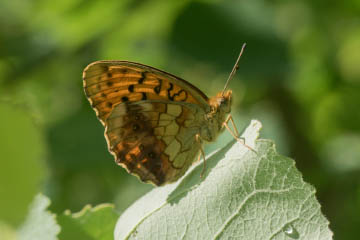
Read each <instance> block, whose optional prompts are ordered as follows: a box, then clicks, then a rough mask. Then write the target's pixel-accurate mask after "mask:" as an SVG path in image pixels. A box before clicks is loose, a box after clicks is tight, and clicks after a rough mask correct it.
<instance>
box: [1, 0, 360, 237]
mask: <svg viewBox="0 0 360 240" xmlns="http://www.w3.org/2000/svg"><path fill="white" fill-rule="evenodd" d="M359 29H360V2H359V1H358V0H349V1H320V0H317V1H309V0H299V1H276V0H275V1H261V0H253V1H250V0H244V1H236V0H227V1H220V0H198V1H195V0H193V1H191V0H187V1H165V0H164V1H160V0H155V1H146V0H122V1H117V0H109V1H96V0H93V1H82V0H63V1H57V2H52V1H44V0H37V1H35V0H28V1H23V0H4V1H1V3H0V101H1V103H0V114H1V116H2V117H1V118H0V121H1V123H0V131H1V132H0V142H1V144H0V164H1V165H0V166H1V169H0V180H1V181H0V196H1V197H0V226H1V228H6V229H8V228H9V227H10V228H11V227H16V226H18V225H19V224H20V223H21V221H22V220H23V218H24V215H25V212H26V208H27V207H28V204H29V202H30V201H31V198H32V197H33V196H34V195H35V193H36V192H37V191H42V192H44V193H45V194H47V195H48V196H49V197H50V198H51V200H52V205H51V208H52V211H54V212H57V213H60V212H63V211H64V210H65V209H71V210H72V211H78V210H80V209H82V207H83V206H84V205H86V204H88V203H90V204H93V205H96V204H98V203H103V202H114V203H115V205H116V207H117V209H118V210H119V211H122V210H124V209H125V208H126V207H127V206H129V205H130V204H131V203H132V202H133V201H134V199H136V198H138V197H139V196H141V195H142V194H143V193H145V192H146V191H148V190H149V189H151V188H152V187H151V186H150V185H146V184H142V183H140V182H138V180H137V179H136V178H134V177H132V176H130V175H129V174H127V173H126V171H125V170H124V169H122V168H120V167H117V166H116V165H115V163H114V161H113V158H112V156H111V155H110V154H109V153H108V152H107V149H106V142H105V139H104V137H103V131H104V130H103V127H102V126H101V124H100V123H99V121H98V120H97V119H96V116H95V113H94V112H93V110H92V109H91V107H90V105H89V103H88V102H87V100H86V99H85V96H84V93H83V90H82V79H81V76H82V70H83V68H84V67H85V66H86V65H87V64H89V63H90V62H93V61H95V60H101V59H117V60H129V61H136V62H140V63H143V64H147V65H151V66H154V67H157V68H160V69H163V70H165V71H168V72H171V73H173V74H175V75H177V76H180V77H182V78H184V79H187V80H188V81H190V82H191V83H193V84H194V85H196V86H198V87H199V88H200V89H202V90H203V91H204V92H205V93H206V94H207V95H214V94H216V92H218V91H219V90H220V89H222V87H223V85H224V82H225V79H226V78H227V75H228V74H229V72H230V70H231V68H232V65H233V64H234V62H235V59H236V57H237V54H238V52H239V50H240V47H241V45H242V43H243V42H246V43H247V48H246V50H245V53H244V55H243V58H242V60H241V63H240V70H239V71H238V73H237V75H236V78H235V79H234V80H233V82H232V83H231V84H230V88H231V89H232V90H233V92H234V101H235V102H234V107H233V113H234V115H235V119H236V122H237V124H238V126H239V127H240V128H241V127H242V126H245V125H247V123H248V121H249V119H251V118H256V119H259V120H261V121H262V123H263V125H264V130H263V133H264V135H263V137H267V138H272V139H274V140H275V142H276V143H277V144H278V149H280V152H281V153H283V154H287V155H289V156H290V157H293V158H294V159H295V160H296V161H297V167H298V168H299V169H300V171H301V172H302V173H303V175H304V179H305V180H306V181H307V182H310V183H311V184H313V185H314V186H315V187H316V189H317V197H318V199H319V201H320V203H321V204H322V211H323V213H324V214H325V215H326V216H327V218H328V219H329V221H330V227H331V229H332V230H333V231H334V234H335V236H336V238H338V239H354V238H355V236H356V235H355V234H356V233H357V227H358V226H359V225H360V218H359V215H360V178H359V173H360V164H359V162H360V147H359V142H360V140H359V139H360V131H359V130H360V124H359V123H360V111H359V105H360V67H359V63H360V30H359ZM223 135H224V136H222V137H223V138H227V139H229V136H228V134H227V133H225V134H223ZM219 142H221V141H219ZM213 148H214V147H213ZM209 149H210V148H209Z"/></svg>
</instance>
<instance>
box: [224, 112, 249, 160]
mask: <svg viewBox="0 0 360 240" xmlns="http://www.w3.org/2000/svg"><path fill="white" fill-rule="evenodd" d="M229 121H230V122H231V125H232V127H233V129H234V130H231V128H230V127H229V124H228V123H229ZM224 127H225V128H226V129H227V130H228V131H229V132H230V134H231V135H232V136H233V137H234V138H235V139H236V141H238V142H241V143H242V144H243V145H244V146H245V147H246V148H248V149H249V150H251V151H253V152H255V153H256V151H255V150H254V149H253V148H252V147H250V146H249V145H247V144H246V143H245V138H243V137H240V136H239V135H240V134H239V132H238V130H237V128H236V125H235V122H234V119H233V118H232V116H231V114H230V115H229V116H228V117H227V119H226V120H225V122H224Z"/></svg>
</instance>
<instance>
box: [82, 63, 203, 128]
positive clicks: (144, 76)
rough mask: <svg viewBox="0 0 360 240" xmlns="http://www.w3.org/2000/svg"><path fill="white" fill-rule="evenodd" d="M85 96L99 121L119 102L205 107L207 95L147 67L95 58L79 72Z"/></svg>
mask: <svg viewBox="0 0 360 240" xmlns="http://www.w3.org/2000/svg"><path fill="white" fill-rule="evenodd" d="M83 84H84V90H85V94H86V96H87V98H88V99H89V101H90V104H91V106H92V107H93V108H94V110H95V111H96V114H97V116H98V118H99V120H100V121H101V123H103V124H104V123H105V119H106V118H107V117H108V116H109V114H110V112H111V110H112V109H113V107H114V106H115V105H117V104H119V103H124V102H137V101H141V100H166V101H174V102H187V103H193V104H197V105H200V106H201V107H203V108H205V107H207V106H208V103H207V102H208V98H207V97H206V95H205V94H203V93H202V92H201V91H200V90H199V89H197V88H196V87H195V86H193V85H191V84H190V83H188V82H186V81H185V80H183V79H181V78H178V77H176V76H173V75H171V74H169V73H166V72H163V71H161V70H158V69H155V68H152V67H150V66H146V65H142V64H139V63H133V62H127V61H98V62H94V63H91V64H90V65H88V66H87V67H86V68H85V70H84V72H83Z"/></svg>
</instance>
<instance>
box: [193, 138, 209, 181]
mask: <svg viewBox="0 0 360 240" xmlns="http://www.w3.org/2000/svg"><path fill="white" fill-rule="evenodd" d="M195 139H196V142H197V143H198V144H199V146H200V153H201V154H200V155H199V159H200V157H201V155H202V156H203V159H204V165H203V169H202V171H201V173H200V177H201V178H202V177H203V176H204V173H205V170H206V159H205V153H204V149H203V147H202V142H201V137H200V134H199V133H198V134H196V135H195Z"/></svg>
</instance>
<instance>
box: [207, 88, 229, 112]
mask: <svg viewBox="0 0 360 240" xmlns="http://www.w3.org/2000/svg"><path fill="white" fill-rule="evenodd" d="M231 103H232V91H231V90H227V91H225V92H219V93H218V94H217V95H216V96H215V97H212V98H211V99H210V106H211V107H212V109H211V112H212V113H216V114H217V115H226V114H228V113H230V112H231Z"/></svg>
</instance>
